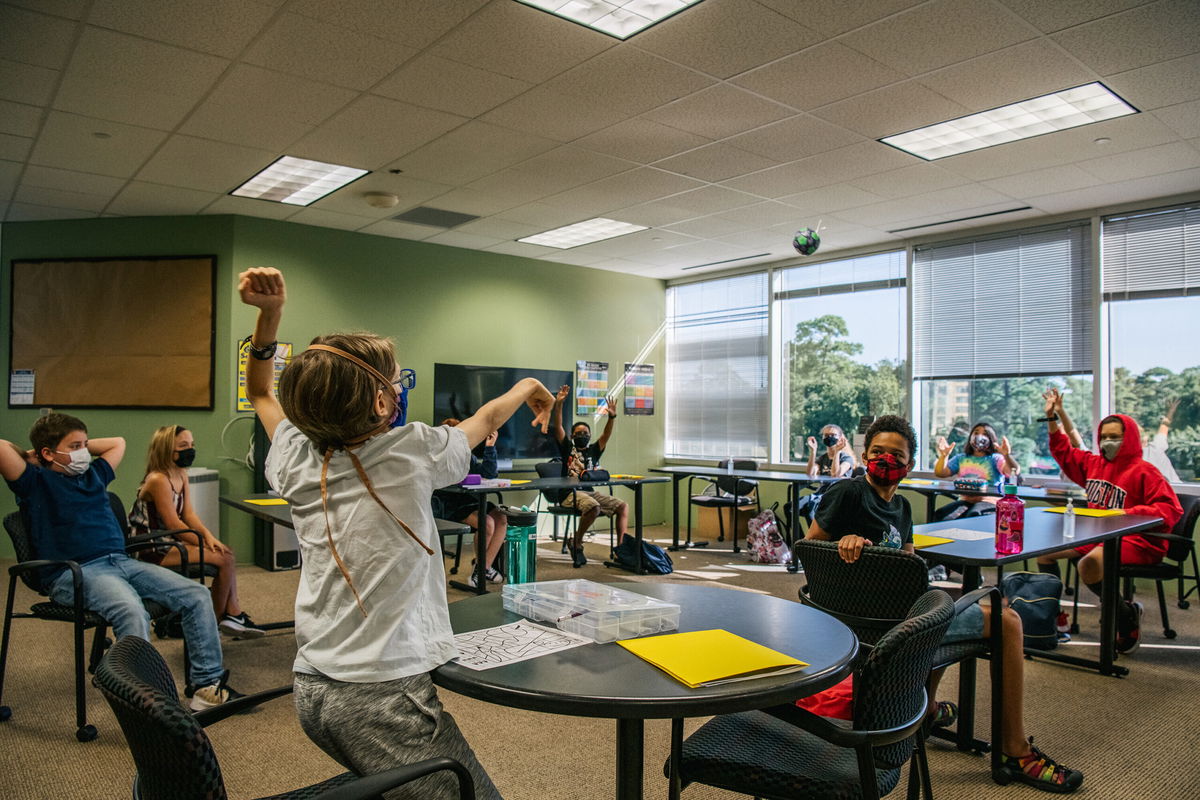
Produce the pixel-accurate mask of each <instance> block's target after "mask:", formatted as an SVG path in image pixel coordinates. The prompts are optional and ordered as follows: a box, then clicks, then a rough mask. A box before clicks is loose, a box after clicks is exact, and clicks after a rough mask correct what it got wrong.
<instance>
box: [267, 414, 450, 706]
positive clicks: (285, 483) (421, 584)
mask: <svg viewBox="0 0 1200 800" xmlns="http://www.w3.org/2000/svg"><path fill="white" fill-rule="evenodd" d="M355 454H356V455H357V456H358V459H359V461H360V462H361V463H362V465H363V469H365V470H366V473H367V476H368V477H369V478H370V479H371V484H372V485H373V486H374V487H375V493H376V494H378V495H379V497H380V499H382V500H383V502H384V503H386V504H387V507H388V508H389V509H391V511H392V513H393V514H395V515H396V516H397V517H399V518H400V519H402V520H404V522H405V524H407V525H408V526H409V527H410V528H412V529H413V532H414V533H416V534H417V536H419V537H420V538H421V540H422V541H424V542H425V544H426V545H428V546H429V548H430V549H431V550H433V552H434V554H433V555H432V556H431V555H429V554H428V553H426V552H425V551H424V550H423V549H422V548H421V546H420V545H418V544H417V543H416V542H414V541H413V540H412V537H410V536H409V535H408V534H407V533H405V531H404V529H403V528H401V527H400V526H399V525H397V524H396V522H395V521H394V520H393V519H392V518H391V517H389V516H388V515H387V513H386V512H385V511H384V510H383V509H382V508H380V507H379V504H378V503H376V502H375V501H374V500H373V499H372V498H371V496H370V495H369V494H368V493H367V490H366V487H365V486H363V484H362V482H361V481H360V480H359V477H358V473H357V472H356V471H355V469H354V464H353V463H352V462H351V461H350V458H349V456H347V455H346V453H345V452H344V451H338V452H337V453H335V454H334V456H333V459H332V460H331V461H330V462H329V477H328V494H329V522H330V531H331V532H332V535H333V541H334V544H336V545H337V552H338V554H339V555H340V556H341V557H342V561H343V562H344V563H345V565H346V570H347V571H348V572H349V573H350V577H351V578H353V579H354V585H355V587H356V588H357V589H358V592H359V595H360V596H361V597H362V601H363V605H364V606H365V607H366V609H367V616H366V617H365V618H364V617H363V615H362V613H361V612H360V611H359V609H358V606H357V604H356V603H355V601H354V593H353V592H352V591H351V589H350V586H349V585H348V584H347V583H346V580H345V578H343V577H342V573H341V571H340V570H339V569H338V566H337V562H336V561H334V558H333V554H332V553H331V552H330V550H329V542H328V540H327V539H326V535H325V515H324V513H323V512H322V510H321V460H322V457H323V454H322V453H320V452H318V451H317V449H316V448H315V447H314V446H313V445H312V443H311V442H309V440H308V438H307V437H305V436H304V434H302V433H301V432H300V431H299V430H297V429H296V427H295V426H294V425H292V423H291V422H288V421H287V420H284V421H283V422H282V423H280V425H279V427H278V428H276V429H275V437H274V439H273V440H272V442H271V450H270V452H269V453H268V454H267V462H266V476H267V480H268V481H269V482H270V484H271V486H273V487H274V488H275V490H276V491H278V492H279V494H281V495H282V496H283V497H284V498H286V499H287V501H288V503H290V504H291V511H292V521H293V524H294V525H295V527H296V538H297V539H298V540H299V542H300V552H301V556H302V565H301V573H300V586H299V588H298V589H297V591H296V644H297V652H296V660H295V663H294V665H293V669H295V671H296V672H305V673H315V674H320V675H325V676H328V677H330V678H333V679H335V680H339V681H347V682H350V683H373V682H377V681H389V680H395V679H396V678H404V677H408V676H410V675H418V674H421V673H424V672H428V671H430V670H432V669H434V668H435V667H437V666H439V665H441V664H444V663H446V662H447V661H449V660H450V659H452V658H454V657H455V656H457V655H458V651H457V650H456V649H455V646H454V634H453V632H452V631H451V628H450V615H449V612H448V611H447V609H446V573H445V567H444V565H443V563H442V555H441V542H440V540H439V539H438V535H437V528H436V526H435V525H434V521H433V514H432V512H431V510H430V505H429V498H430V495H431V494H432V492H433V490H434V489H435V488H438V487H442V486H447V485H449V484H452V483H458V482H459V481H461V480H462V479H463V478H464V477H465V476H466V474H467V468H468V466H469V464H470V460H471V450H470V448H469V447H468V446H467V437H466V434H465V433H463V432H462V431H461V430H459V429H457V428H450V427H438V428H431V427H429V426H428V425H424V424H422V423H419V422H416V423H411V424H408V425H404V426H402V427H399V428H393V429H392V430H389V431H388V432H387V433H383V434H380V435H378V436H375V437H373V438H371V439H370V440H368V441H367V442H366V443H365V444H363V445H362V446H361V447H359V448H358V449H356V450H355Z"/></svg>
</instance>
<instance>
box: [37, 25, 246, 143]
mask: <svg viewBox="0 0 1200 800" xmlns="http://www.w3.org/2000/svg"><path fill="white" fill-rule="evenodd" d="M228 63H229V62H227V61H225V60H224V59H220V58H217V57H215V56H210V55H205V54H203V53H196V52H193V51H190V50H184V49H182V48H179V47H172V46H171V45H166V44H160V43H158V42H150V41H147V40H145V39H140V38H136V37H133V36H126V35H125V34H122V33H114V32H112V31H106V30H102V29H100V28H93V27H88V28H85V29H84V32H83V36H82V37H80V40H79V45H78V46H77V47H76V48H75V53H74V55H73V56H72V57H71V62H70V65H69V66H68V67H67V70H66V72H65V73H64V75H63V80H62V84H61V86H59V89H58V94H57V95H55V98H54V107H55V108H57V109H59V110H60V111H70V112H72V113H75V114H84V115H86V116H90V117H97V118H99V119H111V120H113V121H115V122H124V123H127V124H129V125H141V126H143V127H147V128H161V129H163V130H171V129H173V128H175V127H176V126H177V125H178V124H179V123H180V121H182V120H183V118H184V116H185V115H186V114H187V113H188V112H189V111H191V110H192V108H193V107H194V106H195V105H196V103H198V102H199V101H200V100H201V98H203V97H204V95H205V94H206V93H207V92H208V91H209V90H210V89H211V88H212V85H213V82H214V81H216V80H217V78H218V77H219V76H220V75H221V73H222V72H223V71H224V69H225V68H226V66H227V65H228Z"/></svg>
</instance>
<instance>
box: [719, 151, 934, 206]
mask: <svg viewBox="0 0 1200 800" xmlns="http://www.w3.org/2000/svg"><path fill="white" fill-rule="evenodd" d="M916 163H918V162H917V159H916V157H915V156H910V155H908V154H907V153H902V152H900V151H899V150H897V149H895V148H894V147H888V146H887V145H885V144H880V143H879V142H862V143H861V144H853V145H850V146H849V147H842V148H839V149H837V150H831V151H829V152H828V153H821V154H820V155H815V156H809V157H808V158H802V159H800V160H799V161H793V162H792V163H791V164H784V165H782V166H779V167H773V168H771V169H766V170H763V171H762V172H756V173H754V174H752V175H743V176H742V177H740V178H732V179H730V180H727V181H724V182H723V183H722V185H724V186H728V187H730V188H732V189H738V190H740V191H743V192H750V193H752V194H757V195H761V196H763V197H769V198H777V197H783V196H785V195H794V194H796V193H798V192H801V191H806V190H808V189H818V188H820V187H822V186H829V185H832V184H835V183H844V182H845V181H849V180H853V179H854V178H858V177H861V176H863V175H873V174H874V173H876V172H885V171H887V170H892V169H899V168H900V167H905V166H910V165H912V164H916Z"/></svg>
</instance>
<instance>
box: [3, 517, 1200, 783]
mask: <svg viewBox="0 0 1200 800" xmlns="http://www.w3.org/2000/svg"><path fill="white" fill-rule="evenodd" d="M667 535H669V531H668V530H664V529H651V530H650V531H649V532H648V536H650V537H655V536H659V537H661V536H667ZM606 542H607V535H605V534H600V538H599V539H598V540H597V543H595V544H589V545H588V547H587V552H588V556H589V559H591V561H590V563H589V564H588V565H587V566H586V567H584V568H583V569H579V570H575V569H572V568H571V567H570V564H569V563H568V561H567V560H566V557H565V556H563V555H560V554H559V553H558V552H557V547H556V546H555V545H553V544H551V543H548V542H547V543H543V544H542V547H541V558H540V560H539V563H538V578H539V579H543V580H553V579H556V578H563V577H582V578H590V579H593V580H600V581H613V580H664V579H668V580H673V581H686V582H691V583H698V584H704V585H710V586H723V587H726V588H729V589H731V590H738V589H741V590H749V591H759V592H767V593H770V594H773V595H777V596H780V597H786V598H789V599H794V598H795V596H796V588H797V586H798V584H799V582H800V581H801V580H802V579H801V578H800V577H799V576H795V575H788V574H787V573H785V572H782V571H778V572H762V571H742V570H739V569H737V568H736V567H735V566H727V565H737V566H742V565H745V564H747V563H748V562H747V560H746V557H745V555H744V554H742V555H737V556H734V555H732V554H730V553H728V552H725V553H722V552H709V551H704V550H692V551H688V552H685V553H675V554H673V555H674V558H675V566H676V570H677V572H676V573H675V574H674V575H672V576H667V577H666V578H662V577H644V578H634V577H632V576H629V575H628V574H627V573H623V572H621V573H618V572H614V571H612V570H607V569H605V567H604V566H603V565H602V564H601V560H602V558H603V557H604V555H605V554H606V552H607V546H606ZM0 566H2V565H0ZM297 578H298V574H297V573H296V572H277V573H271V572H266V571H263V570H260V569H257V568H255V567H243V568H241V570H240V572H239V581H240V585H241V595H242V599H243V603H244V605H245V607H246V609H247V610H248V611H249V612H250V613H251V614H252V615H253V616H254V618H255V619H256V620H259V621H260V622H266V621H270V620H279V619H287V618H290V617H291V615H292V610H291V603H292V596H293V592H294V590H295V586H296V580H297ZM4 580H5V584H4V588H5V590H7V573H5V579H4ZM1170 589H1171V594H1170V597H1169V598H1168V603H1169V611H1170V613H1171V622H1172V624H1173V626H1174V627H1175V629H1176V630H1177V631H1178V632H1179V636H1178V638H1176V639H1174V640H1172V641H1168V640H1165V639H1163V638H1162V631H1161V627H1160V625H1159V623H1158V611H1157V606H1156V604H1155V603H1154V600H1153V598H1154V594H1153V587H1151V586H1146V587H1144V588H1143V590H1142V592H1141V599H1142V600H1143V601H1145V602H1146V603H1147V606H1148V608H1147V613H1146V624H1145V627H1144V641H1145V644H1144V645H1143V647H1142V649H1141V650H1140V651H1139V652H1137V653H1135V654H1133V655H1132V656H1130V657H1126V658H1124V659H1122V663H1123V664H1125V665H1127V666H1129V667H1130V669H1131V674H1130V676H1129V677H1128V678H1124V679H1114V678H1105V677H1101V676H1099V675H1097V674H1095V673H1092V672H1087V671H1083V670H1078V669H1073V668H1068V667H1063V666H1059V665H1054V664H1047V663H1044V662H1033V661H1026V674H1027V678H1028V691H1027V697H1026V702H1025V707H1026V720H1027V728H1028V730H1029V732H1030V733H1031V734H1033V735H1035V736H1036V737H1037V744H1038V746H1039V747H1042V748H1043V749H1044V750H1045V751H1047V752H1048V753H1049V754H1050V755H1051V756H1053V757H1055V758H1057V759H1059V760H1061V761H1063V762H1064V763H1066V764H1068V765H1069V766H1072V767H1075V768H1078V769H1081V770H1083V771H1084V773H1085V774H1086V780H1085V782H1084V788H1083V790H1082V791H1081V792H1080V794H1081V795H1082V796H1086V797H1091V798H1096V799H1097V800H1127V799H1128V800H1134V799H1136V800H1148V799H1150V798H1161V799H1162V800H1175V799H1178V800H1194V799H1195V798H1197V797H1200V763H1198V761H1197V757H1196V753H1197V751H1198V749H1200V747H1198V745H1200V734H1198V733H1197V725H1196V718H1197V710H1198V709H1200V670H1198V669H1197V666H1198V665H1200V602H1196V603H1194V604H1193V607H1192V608H1191V609H1189V610H1180V609H1178V608H1177V607H1176V606H1175V603H1174V600H1173V587H1170ZM466 596H467V595H465V594H464V593H462V592H458V591H456V590H454V589H451V590H450V600H451V602H454V601H455V600H459V599H462V598H463V597H466ZM17 597H18V607H21V606H22V605H25V606H27V605H28V603H29V602H30V601H32V594H31V593H29V592H28V591H26V590H25V588H24V587H23V586H22V587H19V588H18V594H17ZM1085 599H1090V598H1085ZM1195 599H1196V598H1195V597H1193V600H1195ZM1097 616H1098V615H1097V612H1096V610H1095V608H1093V607H1087V608H1084V609H1082V611H1081V623H1082V626H1083V633H1082V634H1081V635H1079V636H1077V637H1076V643H1075V644H1073V645H1071V646H1072V647H1074V648H1078V649H1080V650H1082V651H1090V652H1094V651H1095V645H1094V641H1095V630H1096V627H1097ZM156 644H157V645H158V646H159V648H160V650H161V652H163V654H164V655H165V656H166V658H167V661H168V663H169V664H170V665H171V668H172V669H173V670H175V671H176V672H177V673H178V671H179V669H180V665H181V652H180V651H181V646H180V643H179V642H178V641H175V640H168V641H159V642H157V643H156ZM294 647H295V645H294V640H293V637H292V633H291V631H290V630H285V631H280V632H276V633H273V634H271V635H268V636H267V637H265V638H263V639H259V640H256V641H226V642H225V657H226V664H227V666H228V667H230V668H231V669H232V683H233V685H234V686H235V687H237V688H238V689H239V690H240V691H243V692H253V691H260V690H263V689H267V688H270V687H272V686H278V685H281V684H284V683H290V680H291V677H290V665H291V660H292V656H293V653H294ZM71 670H72V656H71V645H70V628H69V626H67V625H64V624H60V623H47V622H40V621H32V620H16V621H15V622H14V624H13V632H12V642H11V653H10V664H9V671H8V674H7V675H6V676H5V680H4V704H5V705H8V706H11V707H12V709H13V716H12V719H10V720H9V721H7V722H5V723H3V724H0V775H2V776H3V777H2V778H0V797H4V798H10V799H11V800H25V799H26V798H36V799H37V800H41V799H42V798H114V799H115V798H127V797H129V796H130V781H131V779H132V777H133V763H132V761H131V759H130V757H129V754H128V751H127V749H126V746H125V742H124V739H123V738H122V736H121V732H120V728H119V727H118V726H117V724H116V722H115V720H114V719H113V717H112V715H111V713H110V712H109V710H108V707H107V705H106V704H105V703H104V701H103V699H102V698H101V697H100V696H99V694H98V693H97V692H96V691H95V690H94V689H92V688H89V690H88V713H89V718H90V720H91V721H92V722H93V723H94V724H95V725H96V726H97V727H98V728H99V729H100V736H99V738H98V739H97V740H96V741H93V742H89V743H83V744H81V743H78V742H76V741H75V738H74V722H73V718H74V714H73V701H72V677H71V674H72V673H71ZM981 672H983V674H984V676H986V670H981ZM176 677H177V678H178V677H180V676H179V675H178V674H177V675H176ZM987 691H988V681H987V680H986V677H984V678H983V679H981V680H980V681H979V686H978V697H979V709H980V714H981V719H980V721H979V726H980V727H979V728H978V730H979V731H980V732H984V731H986V730H987V719H988V714H987ZM954 692H956V676H955V671H951V673H950V674H949V675H948V676H947V678H946V680H945V681H943V688H942V691H941V694H942V696H943V697H944V698H950V697H952V696H953V693H954ZM442 699H443V702H444V703H445V705H446V707H447V708H448V709H449V710H450V711H451V712H452V713H453V714H454V715H455V717H456V718H457V719H458V722H459V724H460V726H461V727H462V729H463V731H464V732H465V734H466V736H467V738H468V739H469V740H470V741H471V743H472V745H473V746H474V747H475V749H476V752H477V753H478V754H479V757H480V759H481V760H482V762H483V763H484V765H485V766H486V767H487V769H488V770H489V772H490V773H491V775H492V776H493V778H494V780H495V782H496V784H497V786H498V787H499V788H500V790H501V792H503V794H504V796H505V798H507V800H559V799H561V800H592V799H593V798H605V797H611V796H612V785H613V769H614V751H615V747H614V724H613V723H612V721H609V720H597V719H580V718H575V717H565V716H557V715H551V714H540V713H534V712H528V711H520V710H516V709H510V708H504V707H500V706H495V705H490V704H487V703H483V702H479V701H475V700H471V699H468V698H465V697H461V696H457V695H454V694H451V693H448V692H442ZM701 722H703V720H690V721H689V723H688V728H687V730H689V731H690V730H692V729H694V727H695V726H697V725H698V724H700V723H701ZM668 733H669V724H668V723H667V722H666V721H650V722H648V723H647V724H646V769H645V774H646V788H645V791H646V796H647V797H651V798H653V797H663V796H665V792H666V786H665V782H664V780H663V778H662V773H661V765H662V762H663V760H664V759H665V757H666V754H667V751H668ZM209 734H210V737H211V739H212V741H213V743H214V745H215V747H216V749H217V752H218V755H219V758H220V762H221V766H222V769H223V771H224V775H225V780H226V784H227V787H228V790H229V793H230V796H231V797H233V798H247V797H260V796H263V795H269V794H273V793H277V792H281V791H284V790H286V789H290V788H295V787H298V786H301V785H304V784H307V783H311V782H315V781H317V780H320V779H322V778H325V777H328V776H330V775H333V774H335V773H337V772H340V771H341V770H340V768H339V767H338V765H337V764H336V763H334V762H333V761H332V760H330V759H329V758H328V757H326V756H325V755H324V754H323V753H322V752H321V751H320V750H318V749H317V748H316V747H315V746H313V745H312V744H311V743H310V742H309V741H308V739H307V738H305V736H304V734H303V732H302V731H301V730H300V728H299V726H298V724H297V723H296V718H295V713H294V710H293V708H292V705H291V702H290V701H289V700H288V699H287V698H281V699H279V700H275V701H272V702H270V703H268V704H266V705H265V706H264V707H262V708H261V709H260V710H259V711H257V712H254V713H249V714H245V715H242V716H239V717H235V718H232V719H229V720H226V721H224V722H221V723H219V724H218V725H217V726H215V727H214V728H211V729H209ZM983 735H986V734H983ZM930 764H931V769H932V774H933V786H934V792H935V794H936V795H937V796H938V797H939V798H949V799H952V800H953V799H955V798H963V799H964V800H992V799H993V798H1019V797H1030V798H1032V797H1035V796H1041V795H1040V794H1039V793H1037V792H1036V791H1035V790H1033V789H1030V788H1027V787H1024V786H1009V787H1000V786H997V785H995V784H993V783H992V782H991V780H990V779H989V777H988V772H987V764H986V761H985V759H983V758H980V757H976V756H971V755H966V754H962V753H958V752H956V751H954V750H952V749H949V748H948V747H947V746H945V745H943V744H940V743H936V742H935V743H932V744H931V745H930ZM901 787H903V784H901ZM902 791H903V788H901V789H898V790H897V791H896V792H894V793H893V794H894V796H901V794H900V793H901V792H902ZM737 796H739V795H734V794H731V793H728V792H722V791H718V790H714V789H710V788H708V787H703V786H693V787H690V788H689V789H687V790H686V791H685V793H684V797H685V798H694V799H695V800H700V799H701V798H725V797H730V798H732V797H737Z"/></svg>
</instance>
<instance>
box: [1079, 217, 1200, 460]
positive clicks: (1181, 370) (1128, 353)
mask: <svg viewBox="0 0 1200 800" xmlns="http://www.w3.org/2000/svg"><path fill="white" fill-rule="evenodd" d="M1101 241H1102V253H1101V266H1102V276H1103V278H1102V285H1103V293H1104V301H1105V303H1104V321H1105V327H1106V329H1107V336H1106V342H1105V343H1106V347H1107V353H1106V355H1107V358H1108V364H1109V378H1110V384H1109V387H1110V392H1109V398H1108V400H1109V407H1110V408H1111V409H1112V410H1113V411H1118V412H1121V413H1123V414H1128V415H1129V416H1131V417H1133V418H1134V419H1136V420H1137V421H1138V423H1139V424H1140V425H1141V426H1142V434H1143V440H1144V442H1145V444H1146V445H1147V448H1146V453H1145V455H1146V459H1147V460H1148V461H1150V462H1151V463H1152V464H1154V465H1155V466H1157V467H1158V468H1159V469H1160V470H1161V471H1162V472H1163V474H1164V475H1166V476H1167V477H1168V478H1169V479H1171V480H1184V481H1194V480H1197V479H1200V399H1198V398H1200V348H1197V346H1196V342H1198V341H1200V207H1198V206H1190V207H1183V208H1173V209H1165V210H1156V211H1149V212H1144V213H1139V214H1134V215H1126V216H1120V217H1110V218H1108V219H1105V220H1104V227H1103V234H1102V238H1101ZM1176 403H1177V405H1176ZM1164 420H1169V423H1168V424H1166V425H1165V426H1164V422H1163V421H1164Z"/></svg>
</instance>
